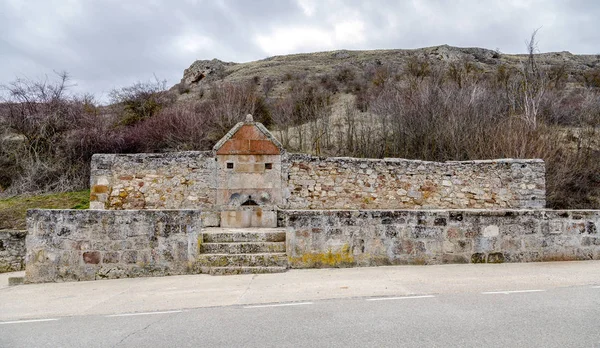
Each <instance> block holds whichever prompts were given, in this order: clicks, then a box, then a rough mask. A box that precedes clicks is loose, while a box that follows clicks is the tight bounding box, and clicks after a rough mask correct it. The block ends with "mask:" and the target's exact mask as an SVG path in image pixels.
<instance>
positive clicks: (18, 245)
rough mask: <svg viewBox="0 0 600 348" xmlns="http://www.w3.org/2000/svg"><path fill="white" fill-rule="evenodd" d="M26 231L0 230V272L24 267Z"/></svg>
mask: <svg viewBox="0 0 600 348" xmlns="http://www.w3.org/2000/svg"><path fill="white" fill-rule="evenodd" d="M26 235H27V231H15V230H0V273H3V272H16V271H22V270H24V269H25V236H26Z"/></svg>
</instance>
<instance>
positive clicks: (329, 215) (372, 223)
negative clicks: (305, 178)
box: [278, 210, 600, 268]
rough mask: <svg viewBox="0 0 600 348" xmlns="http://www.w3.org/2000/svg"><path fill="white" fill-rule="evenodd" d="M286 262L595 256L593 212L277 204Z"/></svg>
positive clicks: (599, 251) (599, 249)
mask: <svg viewBox="0 0 600 348" xmlns="http://www.w3.org/2000/svg"><path fill="white" fill-rule="evenodd" d="M278 218H279V226H280V227H285V228H286V231H287V232H286V233H287V237H286V241H287V252H288V257H289V260H290V266H291V267H295V268H310V267H343V266H370V265H392V264H394V265H395V264H442V263H486V262H487V263H501V262H531V261H559V260H592V259H594V260H597V259H600V234H599V230H600V211H598V210H590V211H580V210H495V211H490V210H281V211H279V217H278Z"/></svg>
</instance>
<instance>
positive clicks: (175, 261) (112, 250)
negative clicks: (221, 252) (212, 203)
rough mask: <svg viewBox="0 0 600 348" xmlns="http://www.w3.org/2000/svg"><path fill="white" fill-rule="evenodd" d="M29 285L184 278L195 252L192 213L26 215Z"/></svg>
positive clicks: (197, 222)
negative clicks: (180, 276)
mask: <svg viewBox="0 0 600 348" xmlns="http://www.w3.org/2000/svg"><path fill="white" fill-rule="evenodd" d="M27 228H28V234H27V238H26V246H27V254H26V263H27V267H26V278H25V281H26V282H29V283H39V282H54V281H72V280H94V279H110V278H126V277H143V276H163V275H173V274H185V273H188V271H189V269H190V268H192V267H193V263H194V261H195V260H196V256H197V253H198V238H199V236H200V232H201V228H202V221H201V218H200V212H199V211H197V210H162V211H158V210H121V211H114V210H113V211H108V210H38V209H36V210H29V211H28V212H27Z"/></svg>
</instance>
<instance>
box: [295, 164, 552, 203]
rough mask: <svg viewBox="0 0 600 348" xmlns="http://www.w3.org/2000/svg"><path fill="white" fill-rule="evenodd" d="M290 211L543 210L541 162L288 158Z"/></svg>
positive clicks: (542, 170)
mask: <svg viewBox="0 0 600 348" xmlns="http://www.w3.org/2000/svg"><path fill="white" fill-rule="evenodd" d="M287 170H288V172H289V176H288V177H289V180H288V199H287V205H286V208H289V209H332V208H333V209H455V208H481V209H502V208H522V209H531V208H544V207H545V204H546V191H545V165H544V162H543V161H542V160H512V159H501V160H489V161H488V160H486V161H467V162H425V161H415V160H404V159H382V160H378V159H358V158H322V157H314V156H309V155H301V154H293V155H290V156H289V162H288V167H287Z"/></svg>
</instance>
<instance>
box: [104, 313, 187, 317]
mask: <svg viewBox="0 0 600 348" xmlns="http://www.w3.org/2000/svg"><path fill="white" fill-rule="evenodd" d="M181 312H183V311H163V312H142V313H124V314H111V315H107V316H106V318H114V317H133V316H136V315H155V314H170V313H181Z"/></svg>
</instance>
